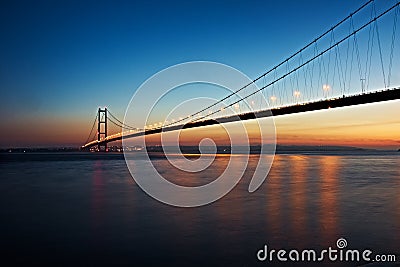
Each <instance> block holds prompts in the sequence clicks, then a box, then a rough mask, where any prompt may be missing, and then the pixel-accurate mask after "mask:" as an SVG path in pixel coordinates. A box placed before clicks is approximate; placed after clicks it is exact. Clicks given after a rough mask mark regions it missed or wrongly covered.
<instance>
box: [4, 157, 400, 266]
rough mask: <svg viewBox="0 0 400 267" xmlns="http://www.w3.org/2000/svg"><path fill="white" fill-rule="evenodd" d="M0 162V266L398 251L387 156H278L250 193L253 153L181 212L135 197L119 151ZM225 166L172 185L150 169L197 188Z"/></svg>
mask: <svg viewBox="0 0 400 267" xmlns="http://www.w3.org/2000/svg"><path fill="white" fill-rule="evenodd" d="M0 159H1V161H0V171H1V179H0V212H1V221H0V226H1V228H0V231H1V232H0V235H1V236H0V249H1V258H0V262H11V263H15V264H26V263H36V264H42V263H46V264H57V265H103V264H104V265H109V264H129V265H136V266H143V265H146V266H160V265H175V266H190V265H198V266H211V265H213V266H214V265H216V266H223V265H225V266H226V265H227V264H229V265H232V266H252V265H257V264H259V265H260V266H266V265H267V263H266V262H263V263H259V262H258V261H257V259H256V253H257V251H258V250H259V249H260V248H262V247H263V246H264V244H267V245H268V246H269V247H270V248H274V249H280V248H285V249H305V248H309V249H324V248H327V247H329V246H332V247H334V246H335V244H336V240H337V239H338V238H339V237H344V238H346V239H347V242H348V247H349V248H354V249H357V248H358V249H362V250H364V249H366V248H369V249H371V250H373V251H374V253H391V254H396V255H399V254H400V249H399V248H400V169H399V166H400V157H399V156H398V155H395V154H393V155H301V154H296V155H278V156H276V158H275V161H274V164H273V167H272V169H271V172H270V174H269V176H268V178H267V180H266V182H264V184H263V185H262V186H261V187H260V189H259V190H257V191H256V192H255V193H252V194H250V193H248V192H247V187H248V184H249V180H250V178H251V169H252V166H254V165H255V163H256V162H257V160H258V156H257V155H254V156H251V158H250V162H249V165H250V166H249V170H248V171H247V172H246V174H245V177H243V178H242V180H241V181H240V184H239V185H238V186H236V187H235V188H234V189H233V191H231V192H230V193H229V194H228V195H227V196H225V197H224V198H222V199H221V200H219V201H217V202H215V203H213V204H211V205H207V206H205V207H200V208H191V209H184V208H175V207H170V206H168V205H165V204H161V203H159V202H157V201H155V200H154V199H152V198H150V197H149V196H147V195H146V194H145V193H144V192H143V191H141V189H140V188H139V187H138V186H137V185H136V184H135V183H134V181H133V179H132V178H131V176H130V174H129V171H128V169H127V167H126V164H125V161H124V159H123V156H122V155H119V154H103V155H102V154H80V153H77V154H72V153H71V154H29V155H26V154H25V155H24V154H22V155H15V154H13V155H11V154H2V155H0ZM228 160H229V157H227V156H222V155H221V156H218V157H217V158H216V161H215V162H214V164H213V165H212V166H211V167H210V170H209V171H208V172H205V173H203V174H201V175H200V176H199V175H198V176H193V175H188V176H183V175H182V173H180V172H179V171H176V170H173V169H171V168H170V165H169V164H168V162H167V161H166V160H165V159H163V158H155V159H154V164H155V165H156V167H157V168H158V169H159V170H160V171H161V172H163V173H165V174H166V175H167V176H168V177H169V178H170V179H172V180H175V182H177V183H182V184H191V185H197V184H202V183H204V182H205V181H206V182H207V181H208V180H210V179H213V178H215V177H213V176H217V175H218V173H220V172H221V170H223V168H224V167H225V166H226V163H227V161H228ZM234 160H237V161H240V160H244V157H241V156H236V157H235V159H234ZM139 161H140V157H139V158H138V162H139ZM398 257H399V256H398ZM275 263H277V262H275ZM303 265H304V264H303ZM336 265H342V264H339V263H338V264H336ZM349 265H350V266H351V265H358V264H357V263H352V264H349Z"/></svg>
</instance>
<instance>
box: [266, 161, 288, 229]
mask: <svg viewBox="0 0 400 267" xmlns="http://www.w3.org/2000/svg"><path fill="white" fill-rule="evenodd" d="M284 162H285V161H284V159H283V156H281V155H276V156H275V159H274V163H273V165H272V168H271V171H270V172H269V174H268V177H267V180H266V181H265V182H266V183H268V187H267V188H268V191H267V192H265V195H267V199H266V201H267V205H266V206H267V216H268V218H269V220H268V223H269V226H270V227H271V228H272V230H273V232H274V233H280V232H281V230H282V224H281V223H282V220H281V218H282V216H283V214H282V208H283V207H282V205H283V203H282V196H281V194H282V186H283V184H282V183H283V181H282V171H283V170H284V168H285V166H283V163H284Z"/></svg>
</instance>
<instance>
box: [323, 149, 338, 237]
mask: <svg viewBox="0 0 400 267" xmlns="http://www.w3.org/2000/svg"><path fill="white" fill-rule="evenodd" d="M319 164H320V177H321V183H320V185H321V190H320V192H321V201H320V207H319V208H320V218H319V224H320V231H321V236H322V237H323V239H324V240H331V241H334V240H335V239H336V238H337V237H338V204H337V201H338V199H337V198H338V187H339V183H338V179H339V176H338V170H339V167H340V166H339V164H340V158H339V157H338V156H321V157H320V159H319Z"/></svg>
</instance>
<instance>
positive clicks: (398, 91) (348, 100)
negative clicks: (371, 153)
mask: <svg viewBox="0 0 400 267" xmlns="http://www.w3.org/2000/svg"><path fill="white" fill-rule="evenodd" d="M396 99H400V88H394V89H388V90H382V91H376V92H372V93H365V94H359V95H352V96H345V97H339V98H330V99H325V100H320V101H315V102H309V103H302V104H297V105H291V106H286V107H278V108H272V109H268V110H262V111H256V112H248V113H243V114H237V115H232V116H227V117H222V118H218V119H208V120H202V121H197V122H190V123H187V124H184V125H177V126H169V127H164V128H156V129H150V130H146V131H142V132H132V133H130V132H125V133H124V134H123V135H122V134H120V135H117V136H115V137H112V136H109V137H110V138H107V139H105V140H101V141H100V142H97V141H92V142H90V143H88V144H85V145H84V146H82V149H85V148H90V147H92V146H97V145H99V144H100V145H101V144H104V143H109V142H114V141H118V140H121V139H122V136H124V138H132V137H138V136H143V135H151V134H157V133H160V132H170V131H176V130H179V129H182V128H183V129H189V128H196V127H203V126H209V125H215V124H220V123H228V122H235V121H240V120H252V119H259V118H266V117H271V116H272V115H273V116H281V115H288V114H294V113H301V112H308V111H315V110H323V109H330V108H338V107H346V106H354V105H360V104H367V103H375V102H381V101H389V100H396Z"/></svg>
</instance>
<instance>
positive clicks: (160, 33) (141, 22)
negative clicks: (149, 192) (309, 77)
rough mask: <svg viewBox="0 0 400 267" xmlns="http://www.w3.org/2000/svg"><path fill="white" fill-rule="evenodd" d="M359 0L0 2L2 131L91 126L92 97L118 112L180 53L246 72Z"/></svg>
mask: <svg viewBox="0 0 400 267" xmlns="http://www.w3.org/2000/svg"><path fill="white" fill-rule="evenodd" d="M362 3H364V1H344V0H340V1H317V0H315V1H253V2H248V1H182V2H179V1H159V2H158V1H8V2H7V3H3V4H2V8H1V9H0V34H1V36H2V37H1V40H2V41H1V42H0V58H1V60H0V88H1V92H2V93H1V94H2V101H1V102H2V105H1V107H0V112H1V113H2V115H3V117H5V120H4V121H3V123H4V125H5V127H8V128H9V129H10V130H9V132H11V131H14V130H13V129H17V128H18V127H20V125H21V124H24V123H27V121H28V120H37V121H39V120H46V119H47V120H49V119H50V120H51V119H52V121H54V122H55V124H57V123H59V124H60V125H61V124H62V122H63V120H64V121H70V120H71V121H72V120H73V119H74V118H76V119H77V120H79V122H80V123H77V125H78V127H84V125H87V127H88V128H90V124H91V121H92V118H93V117H94V115H95V112H96V109H97V107H98V106H103V105H107V106H108V107H109V108H110V109H112V110H113V112H114V113H115V114H116V115H118V116H119V117H122V115H123V113H124V110H125V108H126V105H127V104H128V101H129V99H130V97H131V95H132V93H133V92H134V90H135V89H136V88H138V87H139V86H140V84H141V83H143V82H144V81H145V80H146V79H148V78H149V77H150V76H151V75H153V74H155V73H156V72H158V71H160V70H162V69H164V68H166V67H169V66H171V65H174V64H177V63H182V62H186V61H193V60H207V61H217V62H221V63H224V64H227V65H230V66H232V67H234V68H237V69H238V70H240V71H242V72H243V73H245V74H247V75H248V76H249V77H252V78H255V77H257V76H258V75H259V74H261V73H263V72H264V71H265V70H266V69H268V67H271V66H272V65H274V64H276V63H279V61H280V60H282V59H284V58H285V57H287V56H289V55H290V54H291V53H293V52H295V51H296V50H297V49H299V48H301V47H302V46H303V45H304V44H306V43H307V42H309V41H310V40H312V39H313V38H315V37H316V36H317V35H319V34H320V33H322V32H323V31H325V30H327V29H328V28H329V27H330V26H332V25H333V24H335V23H336V22H338V21H339V20H340V19H342V18H343V17H345V16H346V15H348V14H349V12H351V11H353V10H355V9H356V8H357V7H359V6H360V5H361V4H362ZM57 121H58V122H57ZM10 125H11V126H10ZM28 125H30V124H29V123H28ZM56 126H57V125H55V127H56ZM2 127H3V126H2ZM13 127H14V128H13ZM32 127H34V125H33V124H32ZM89 130H90V129H87V130H86V129H85V132H88V131H89ZM83 139H85V138H83ZM10 144H11V143H10ZM1 145H2V146H4V145H7V143H2V144H1Z"/></svg>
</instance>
